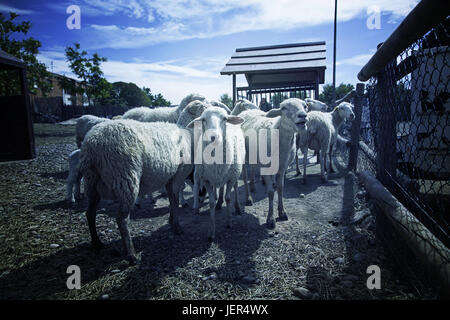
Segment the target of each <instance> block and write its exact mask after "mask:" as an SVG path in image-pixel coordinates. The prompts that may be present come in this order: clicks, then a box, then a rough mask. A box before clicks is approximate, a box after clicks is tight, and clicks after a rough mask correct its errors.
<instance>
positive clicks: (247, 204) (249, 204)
mask: <svg viewBox="0 0 450 320" xmlns="http://www.w3.org/2000/svg"><path fill="white" fill-rule="evenodd" d="M245 205H246V206H252V205H253V200H252V199H250V198H249V199H247V200H246V201H245Z"/></svg>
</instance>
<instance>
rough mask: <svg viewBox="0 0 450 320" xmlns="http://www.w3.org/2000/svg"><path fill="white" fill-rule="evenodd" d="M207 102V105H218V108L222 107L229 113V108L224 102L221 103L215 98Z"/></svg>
mask: <svg viewBox="0 0 450 320" xmlns="http://www.w3.org/2000/svg"><path fill="white" fill-rule="evenodd" d="M208 103H209V105H211V106H213V107H219V108H222V109H223V110H225V111H226V112H227V113H228V114H230V113H231V110H230V108H228V106H227V105H226V104H225V103H222V102H220V101H217V100H211V101H209V102H208Z"/></svg>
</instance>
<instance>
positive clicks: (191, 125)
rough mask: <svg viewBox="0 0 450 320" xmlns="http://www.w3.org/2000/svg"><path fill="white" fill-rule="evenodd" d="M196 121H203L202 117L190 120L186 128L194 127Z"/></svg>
mask: <svg viewBox="0 0 450 320" xmlns="http://www.w3.org/2000/svg"><path fill="white" fill-rule="evenodd" d="M196 121H201V119H200V117H198V118H195V119H194V120H192V121H191V122H189V124H188V125H187V126H186V128H193V127H194V124H195V122H196Z"/></svg>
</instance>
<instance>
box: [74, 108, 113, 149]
mask: <svg viewBox="0 0 450 320" xmlns="http://www.w3.org/2000/svg"><path fill="white" fill-rule="evenodd" d="M105 121H110V119H108V118H100V117H97V116H93V115H90V114H86V115H84V116H81V117H80V118H78V120H77V124H76V126H75V138H76V142H77V147H78V148H81V144H82V143H83V139H84V137H85V136H86V133H88V132H89V130H91V128H92V127H93V126H95V125H96V124H99V123H101V122H105Z"/></svg>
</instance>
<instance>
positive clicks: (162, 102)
mask: <svg viewBox="0 0 450 320" xmlns="http://www.w3.org/2000/svg"><path fill="white" fill-rule="evenodd" d="M170 105H171V103H170V101H169V100H166V99H165V98H164V97H163V95H162V94H161V93H158V94H157V95H154V96H153V101H152V106H156V107H169V106H170Z"/></svg>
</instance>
